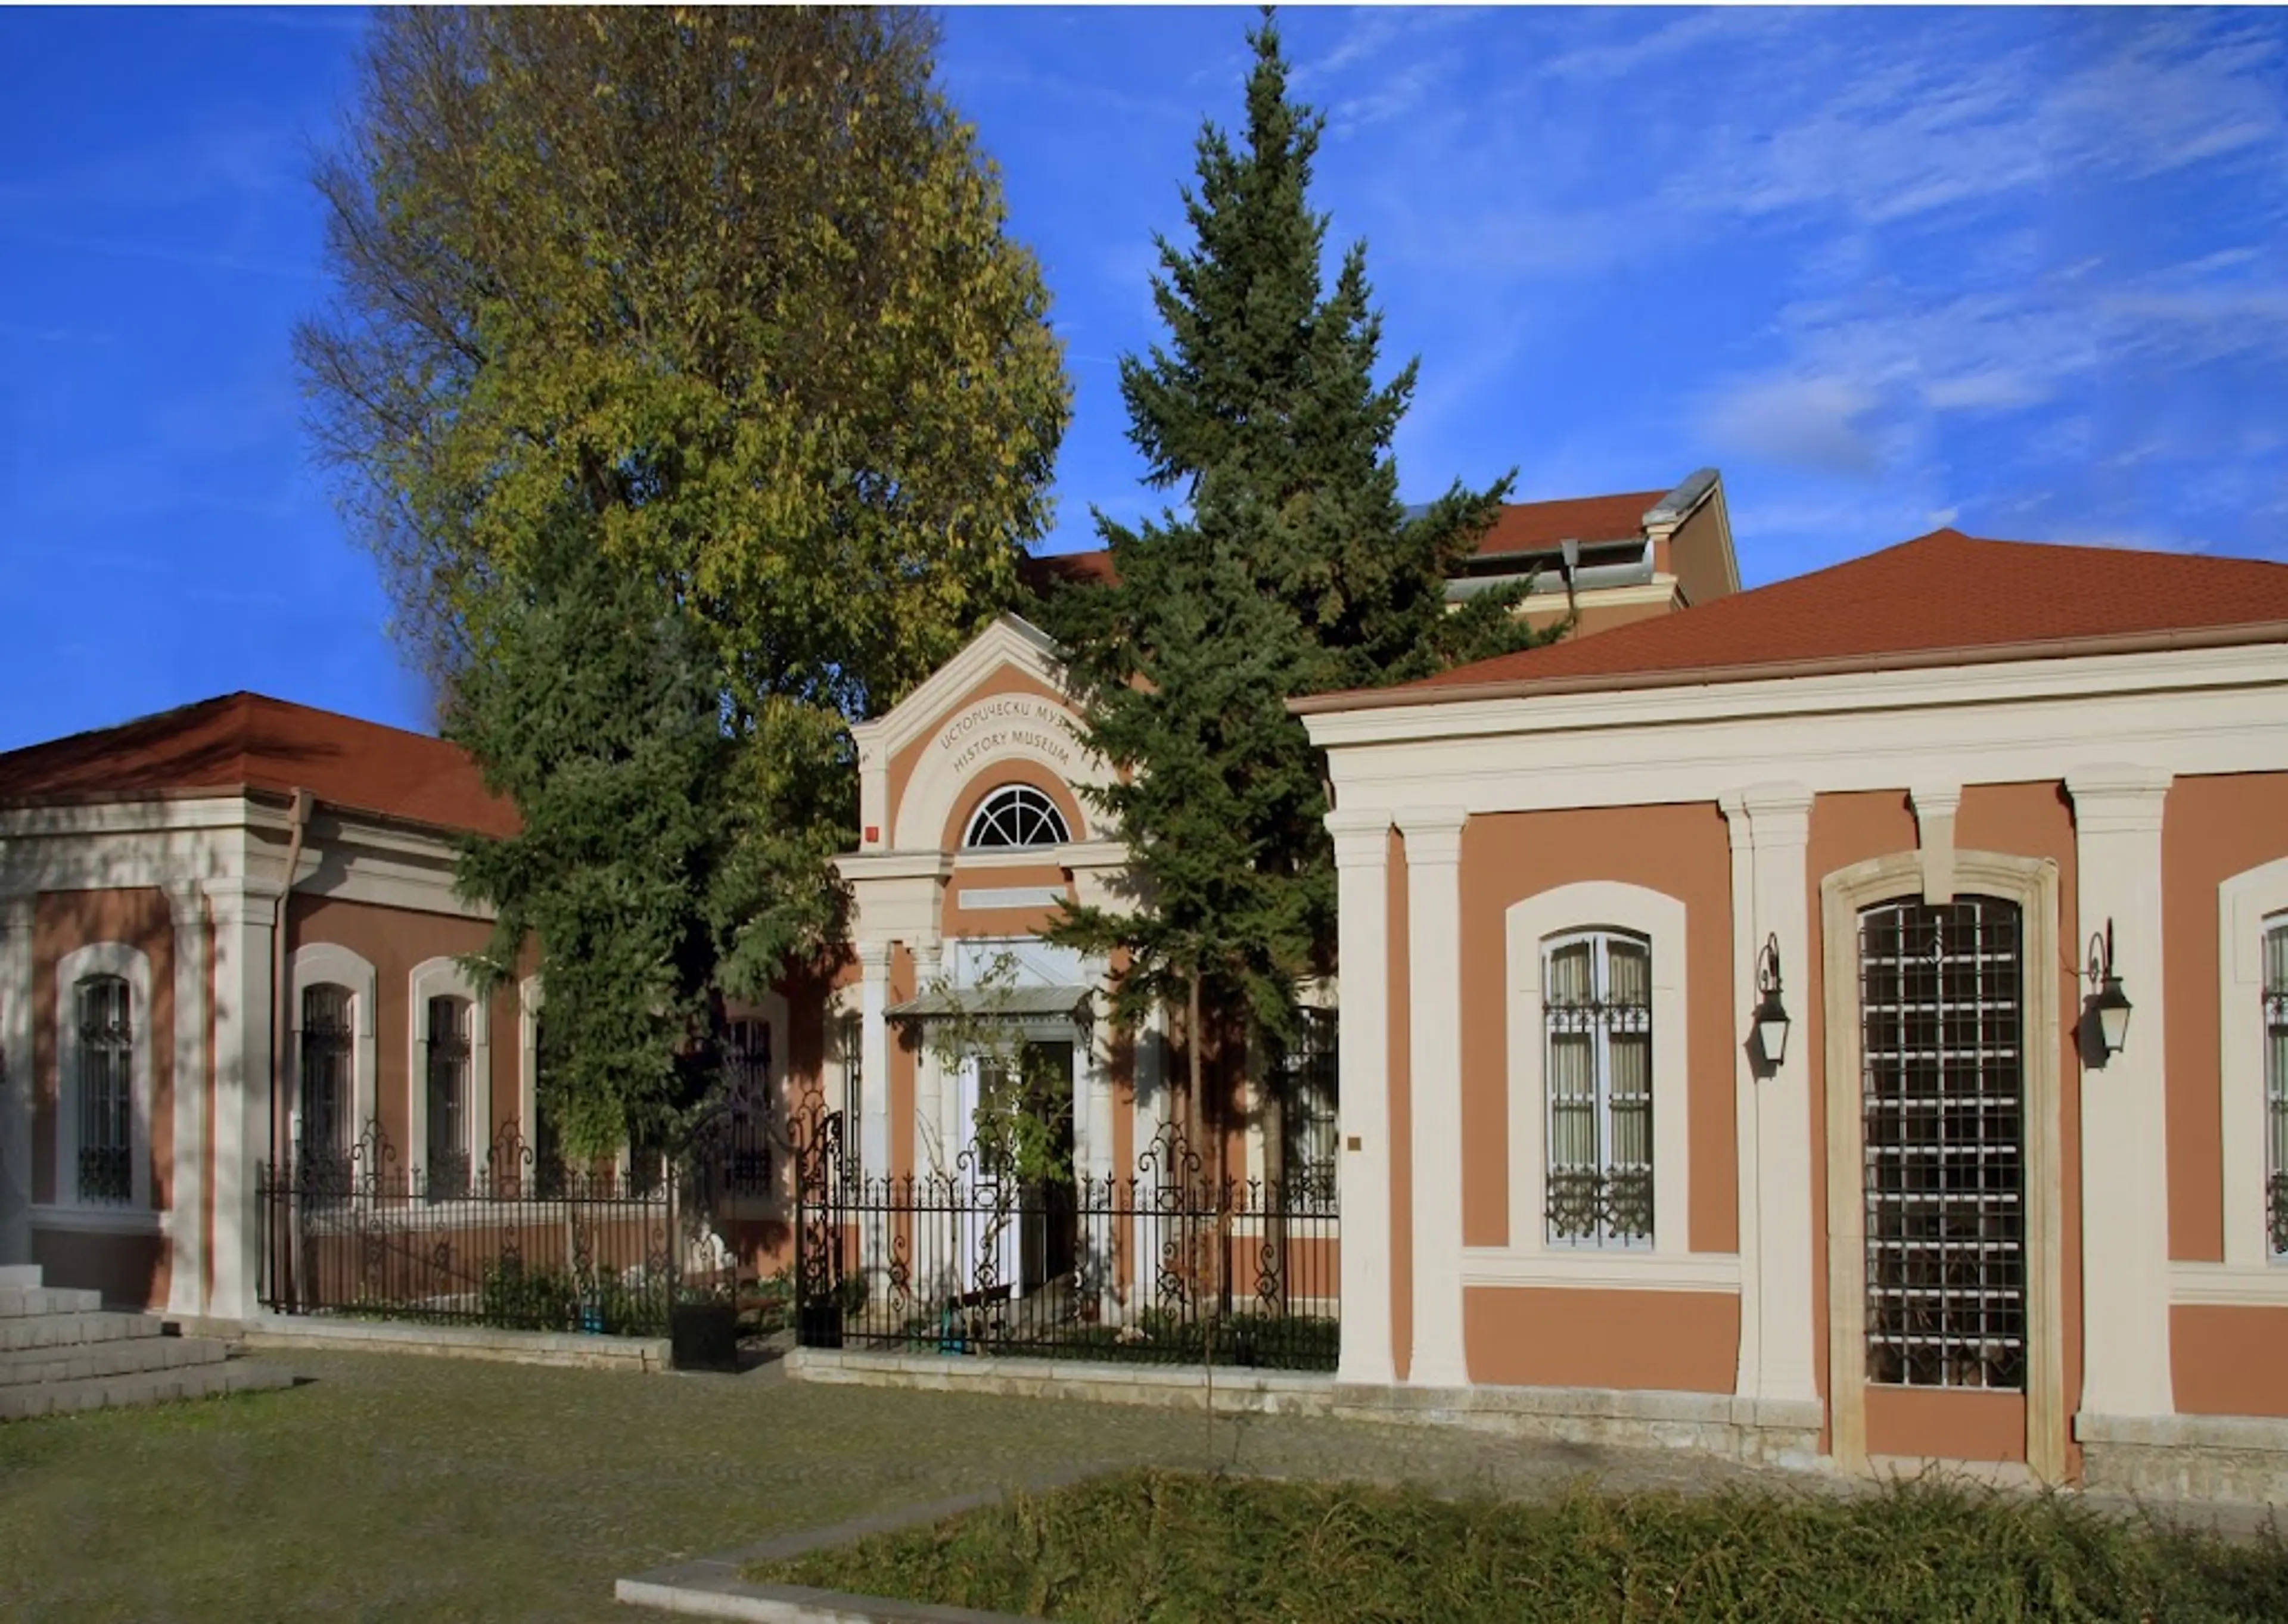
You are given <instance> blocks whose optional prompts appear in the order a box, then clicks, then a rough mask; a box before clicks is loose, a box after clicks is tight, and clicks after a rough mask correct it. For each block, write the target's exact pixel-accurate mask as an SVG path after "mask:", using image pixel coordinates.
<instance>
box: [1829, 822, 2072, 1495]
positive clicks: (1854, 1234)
mask: <svg viewBox="0 0 2288 1624" xmlns="http://www.w3.org/2000/svg"><path fill="white" fill-rule="evenodd" d="M1955 877H1956V881H1957V884H1958V888H1959V890H1961V891H1968V892H1972V893H1974V894H1976V895H1982V896H1991V897H1997V898H2000V899H2003V900H2005V901H2008V902H2013V903H2015V904H2016V905H2017V906H2018V908H2019V910H2020V926H2021V929H2020V944H2019V954H2020V963H2021V966H2022V968H2021V973H2020V989H2021V1000H2022V1002H2021V1009H2022V1020H2021V1031H2022V1052H2023V1064H2022V1066H2021V1078H2022V1088H2023V1090H2024V1092H2023V1102H2024V1103H2023V1109H2022V1116H2021V1121H2022V1131H2023V1133H2024V1135H2025V1147H2024V1148H2025V1169H2026V1177H2025V1198H2026V1210H2025V1234H2024V1247H2025V1258H2026V1462H2027V1465H2028V1466H2029V1467H2030V1469H2031V1470H2032V1471H2033V1472H2034V1475H2035V1476H2036V1477H2038V1478H2039V1479H2041V1480H2042V1481H2043V1482H2045V1483H2052V1484H2054V1483H2059V1482H2062V1480H2063V1479H2064V1476H2065V1445H2066V1407H2065V1306H2064V1290H2063V1282H2062V1279H2061V1275H2062V1266H2063V1256H2064V1249H2063V1229H2064V1205H2065V1203H2064V1198H2063V1194H2062V1171H2063V1160H2064V1152H2063V1147H2062V1104H2063V1101H2062V1095H2063V1083H2062V1079H2061V1077H2060V1066H2059V1059H2058V1046H2059V1042H2060V1036H2061V1034H2060V1030H2059V1011H2058V1007H2057V1003H2058V992H2057V976H2056V974H2055V972H2054V970H2052V969H2051V968H2050V967H2052V966H2054V965H2056V964H2058V963H2061V962H2062V961H2061V959H2060V944H2059V940H2058V866H2057V864H2056V863H2055V862H2054V860H2051V859H2049V858H2027V857H2016V856H2012V855H2009V854H2006V853H2003V852H1976V851H1965V852H1956V854H1955ZM1923 884H1924V880H1923V864H1922V858H1921V854H1920V853H1919V852H1902V853H1898V854H1895V855H1893V856H1889V857H1879V858H1871V859H1870V860H1867V861H1865V862H1861V863H1855V864H1853V865H1851V866H1850V867H1847V868H1841V869H1838V870H1837V871H1835V872H1834V873H1831V874H1830V875H1826V876H1825V877H1824V878H1823V879H1822V880H1821V882H1820V915H1821V935H1822V937H1823V946H1824V958H1823V963H1824V970H1825V981H1826V1002H1827V1009H1826V1011H1825V1014H1826V1021H1825V1026H1826V1032H1827V1056H1826V1059H1827V1302H1828V1394H1829V1406H1830V1420H1831V1438H1832V1440H1833V1449H1834V1454H1835V1460H1836V1463H1837V1464H1838V1465H1839V1466H1841V1467H1844V1468H1845V1469H1847V1470H1854V1471H1860V1472H1863V1471H1865V1470H1867V1469H1868V1456H1867V1386H1868V1383H1867V1375H1866V1372H1867V1336H1866V1298H1867V1280H1866V1271H1867V1252H1866V1205H1865V1199H1864V1192H1863V1155H1864V1150H1863V1138H1864V1128H1863V1123H1864V1111H1865V1107H1864V1104H1863V1100H1862V1098H1861V1089H1862V1079H1861V1074H1860V1073H1861V1054H1860V1012H1859V994H1858V988H1859V964H1858V953H1859V932H1858V922H1859V913H1860V910H1861V909H1863V908H1866V907H1874V906H1876V905H1878V904H1879V903H1883V902H1890V901H1895V900H1897V899H1900V898H1903V897H1919V896H1920V895H1921V894H1922V892H1923Z"/></svg>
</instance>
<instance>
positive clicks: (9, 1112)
mask: <svg viewBox="0 0 2288 1624" xmlns="http://www.w3.org/2000/svg"><path fill="white" fill-rule="evenodd" d="M35 900H36V899H35V898H34V897H33V896H31V895H29V894H23V895H18V896H12V897H0V1265H4V1264H28V1263H30V1262H31V1261H32V1089H33V1081H34V1080H33V1075H32V905H33V903H34V901H35Z"/></svg>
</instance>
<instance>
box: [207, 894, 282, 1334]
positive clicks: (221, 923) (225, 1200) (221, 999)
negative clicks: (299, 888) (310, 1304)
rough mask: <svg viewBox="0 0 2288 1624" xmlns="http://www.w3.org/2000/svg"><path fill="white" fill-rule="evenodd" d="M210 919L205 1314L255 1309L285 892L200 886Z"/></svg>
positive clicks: (239, 1315)
mask: <svg viewBox="0 0 2288 1624" xmlns="http://www.w3.org/2000/svg"><path fill="white" fill-rule="evenodd" d="M205 889H206V895H207V902H208V905H209V906H210V907H211V909H212V910H213V915H214V999H215V1008H214V1020H215V1077H214V1092H215V1113H214V1121H215V1146H214V1234H213V1237H212V1248H213V1264H214V1292H213V1295H212V1296H211V1299H210V1300H209V1303H208V1311H209V1312H210V1313H211V1314H214V1315H216V1316H217V1317H218V1318H220V1319H245V1318H247V1317H249V1316H250V1315H251V1314H253V1313H254V1312H255V1311H256V1309H257V1307H258V1303H257V1300H256V1297H257V1292H258V1289H259V1287H258V1279H259V1269H260V1243H261V1220H260V1215H259V1213H258V1210H257V1203H256V1199H255V1195H256V1189H255V1168H256V1164H257V1163H258V1162H260V1161H265V1160H266V1159H267V1158H268V1156H269V1154H270V1088H271V1073H270V1033H271V1014H270V962H271V961H270V933H271V931H273V930H274V928H275V927H276V923H277V919H278V900H279V898H280V896H281V895H282V888H281V887H280V886H278V885H276V884H274V883H270V882H267V881H258V880H242V879H224V880H209V881H207V882H205Z"/></svg>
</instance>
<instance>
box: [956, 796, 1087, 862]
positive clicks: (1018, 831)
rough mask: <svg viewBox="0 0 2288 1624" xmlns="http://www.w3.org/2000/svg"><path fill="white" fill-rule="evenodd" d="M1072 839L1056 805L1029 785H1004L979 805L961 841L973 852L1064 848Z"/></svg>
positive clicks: (963, 845)
mask: <svg viewBox="0 0 2288 1624" xmlns="http://www.w3.org/2000/svg"><path fill="white" fill-rule="evenodd" d="M1071 838H1072V836H1071V834H1070V833H1069V831H1068V830H1067V829H1066V828H1065V818H1064V814H1063V813H1062V812H1059V811H1058V810H1057V804H1056V803H1055V802H1054V801H1052V800H1051V799H1049V797H1048V796H1046V795H1045V794H1043V793H1042V792H1041V791H1040V790H1038V789H1036V788H1033V786H1032V785H1030V784H1005V785H1003V786H1002V787H1001V788H998V789H997V790H995V791H994V792H993V793H992V794H991V795H989V796H986V797H985V799H984V800H983V801H981V802H980V803H979V804H978V807H977V810H976V812H973V813H972V814H971V815H970V820H969V828H968V829H967V831H966V832H965V833H964V834H963V836H962V837H961V844H962V848H963V849H964V850H965V851H971V852H996V851H1009V850H1013V849H1016V848H1020V847H1025V846H1061V845H1063V844H1065V843H1066V842H1067V841H1069V840H1070V839H1071Z"/></svg>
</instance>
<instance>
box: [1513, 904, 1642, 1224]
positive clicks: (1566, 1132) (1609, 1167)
mask: <svg viewBox="0 0 2288 1624" xmlns="http://www.w3.org/2000/svg"><path fill="white" fill-rule="evenodd" d="M1541 986H1542V1018H1543V1022H1544V1025H1545V1028H1546V1038H1547V1042H1548V1046H1549V1047H1548V1058H1547V1066H1546V1070H1545V1073H1544V1075H1545V1079H1546V1083H1547V1087H1546V1092H1547V1096H1548V1104H1547V1109H1548V1113H1549V1114H1548V1119H1547V1129H1548V1139H1547V1145H1548V1155H1547V1160H1548V1167H1547V1180H1548V1182H1547V1186H1546V1189H1547V1201H1546V1207H1545V1217H1546V1222H1547V1224H1548V1226H1549V1228H1548V1235H1549V1242H1550V1244H1551V1245H1553V1246H1569V1247H1648V1246H1650V1245H1651V1244H1652V1239H1653V1235H1652V1214H1653V1184H1652V1181H1653V1165H1652V1043H1653V1031H1652V945H1651V944H1650V943H1649V942H1648V941H1646V940H1645V939H1643V938H1642V937H1640V936H1632V935H1628V934H1626V933H1625V932H1622V931H1579V932H1576V933H1573V934H1569V935H1565V936H1560V937H1553V938H1551V939H1549V940H1548V941H1547V942H1546V943H1545V944H1544V947H1543V956H1542V982H1541Z"/></svg>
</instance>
